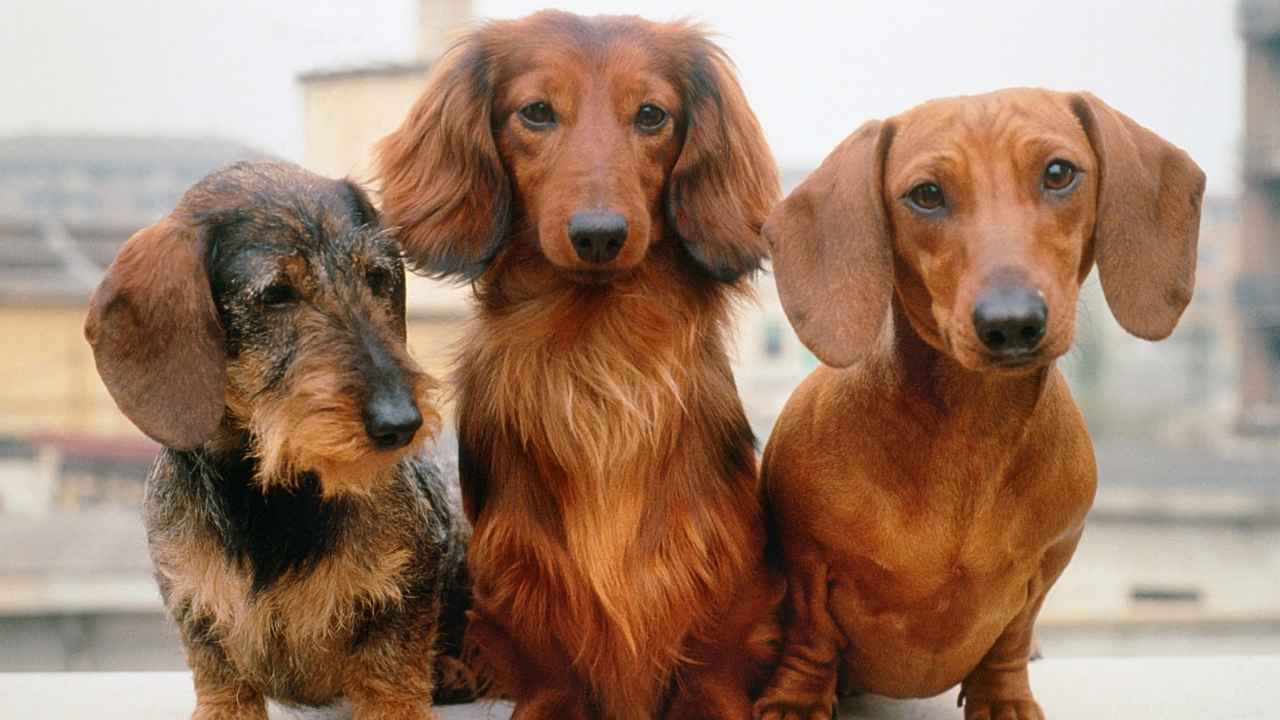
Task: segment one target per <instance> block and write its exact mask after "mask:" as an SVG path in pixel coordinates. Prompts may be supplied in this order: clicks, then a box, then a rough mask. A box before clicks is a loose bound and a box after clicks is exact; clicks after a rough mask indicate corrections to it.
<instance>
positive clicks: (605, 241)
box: [569, 211, 627, 265]
mask: <svg viewBox="0 0 1280 720" xmlns="http://www.w3.org/2000/svg"><path fill="white" fill-rule="evenodd" d="M569 241H570V242H572V243H573V250H574V252H576V253H578V257H580V258H582V259H583V260H585V261H587V262H589V263H593V264H596V265H603V264H604V263H607V262H609V261H610V260H613V259H614V258H615V257H617V256H618V252H619V251H620V250H622V246H623V244H624V243H626V241H627V219H626V218H625V217H623V216H622V215H620V214H618V213H615V212H608V211H603V212H602V211H588V212H576V213H574V214H573V215H572V216H571V217H570V218H569Z"/></svg>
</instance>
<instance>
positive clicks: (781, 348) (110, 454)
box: [0, 0, 1280, 671]
mask: <svg viewBox="0 0 1280 720" xmlns="http://www.w3.org/2000/svg"><path fill="white" fill-rule="evenodd" d="M559 6H560V7H563V8H564V9H567V10H573V11H576V12H581V13H587V14H596V13H634V12H636V11H637V10H638V9H639V10H640V11H641V12H643V14H644V15H645V16H647V17H650V18H654V19H672V18H678V17H692V18H695V19H698V20H702V21H705V22H706V23H707V24H708V25H709V26H710V27H711V28H713V29H714V30H715V31H717V32H718V33H719V39H720V42H721V43H722V44H723V45H724V46H725V48H726V49H727V50H728V51H729V53H730V55H731V56H732V57H733V58H734V59H735V60H736V62H737V64H738V67H739V70H740V72H741V76H742V81H743V85H744V87H745V88H746V91H747V96H748V98H749V99H750V100H751V102H752V103H753V105H754V108H755V110H756V112H757V114H758V115H759V117H760V119H761V122H762V123H763V125H764V128H765V130H766V132H767V134H768V137H769V140H770V142H771V144H772V146H773V149H774V152H775V154H776V156H777V159H778V161H779V164H780V166H781V168H782V171H783V178H784V183H785V185H786V188H787V189H788V190H789V189H790V188H792V187H794V186H795V185H796V184H797V183H798V182H799V181H800V180H801V179H803V178H804V176H805V175H806V174H807V173H808V172H809V171H810V170H811V169H812V168H814V167H815V166H816V165H817V163H818V162H819V161H820V160H821V159H822V157H823V156H824V155H825V154H826V153H827V152H828V151H829V150H830V149H831V148H832V147H834V145H835V144H836V143H837V142H838V141H839V140H840V139H841V138H842V137H844V136H845V135H846V134H848V133H849V132H850V131H851V130H852V129H853V128H854V127H856V126H857V125H858V124H860V123H861V122H863V121H864V120H866V119H868V118H871V117H877V116H885V115H890V114H894V113H896V112H899V111H901V110H904V109H906V108H908V107H910V106H912V105H914V104H916V103H918V102H921V101H923V100H926V99H928V98H930V97H935V96H942V95H957V94H969V93H975V92H983V91H987V90H992V89H996V88H999V87H1004V86H1010V85H1041V86H1047V87H1051V88H1055V89H1061V90H1075V89H1089V90H1091V91H1093V92H1094V93H1096V94H1097V95H1098V96H1100V97H1101V98H1103V99H1104V100H1106V101H1107V102H1108V103H1110V104H1111V105H1113V106H1114V107H1116V108H1118V109H1120V110H1121V111H1123V112H1125V113H1126V114H1128V115H1130V116H1132V117H1134V118H1135V119H1137V120H1138V121H1139V122H1141V123H1143V124H1144V125H1146V126H1148V127H1150V128H1151V129H1153V130H1154V131H1156V132H1157V133H1159V134H1160V135H1162V136H1164V137H1166V138H1168V139H1169V140H1171V141H1173V142H1174V143H1176V144H1178V145H1180V146H1182V147H1184V148H1186V149H1187V150H1188V151H1189V152H1190V153H1191V155H1192V156H1193V157H1194V158H1195V159H1196V160H1197V161H1198V162H1199V163H1200V164H1201V165H1202V166H1203V167H1204V169H1205V170H1206V171H1207V173H1208V175H1209V187H1208V195H1207V197H1206V198H1205V203H1204V214H1203V218H1202V220H1203V226H1202V229H1201V235H1200V259H1199V273H1198V283H1197V289H1196V296H1195V300H1194V302H1193V304H1192V306H1191V309H1190V310H1189V311H1188V313H1187V315H1186V316H1185V317H1184V319H1183V321H1182V324H1181V325H1180V327H1179V328H1178V330H1177V332H1176V333H1175V334H1174V336H1173V337H1172V338H1170V339H1169V340H1168V341H1166V342H1163V343H1160V344H1158V345H1153V344H1148V343H1144V342H1142V341H1139V340H1136V339H1134V338H1131V337H1128V336H1127V335H1125V334H1124V332H1123V331H1122V330H1120V329H1119V327H1118V326H1117V325H1116V324H1115V322H1114V321H1113V320H1112V319H1111V316H1110V314H1109V312H1108V310H1107V308H1106V305H1105V303H1104V301H1103V299H1102V296H1101V292H1100V290H1099V288H1098V285H1097V281H1096V278H1091V279H1090V281H1089V282H1088V284H1087V286H1086V290H1085V292H1084V293H1083V301H1082V302H1081V304H1080V308H1079V312H1080V315H1081V318H1080V322H1079V324H1078V331H1077V332H1078V337H1077V348H1076V349H1075V350H1074V351H1073V352H1072V353H1071V354H1070V355H1069V356H1068V357H1067V358H1066V359H1065V360H1064V361H1063V363H1062V364H1063V366H1064V369H1065V370H1066V372H1067V373H1068V375H1069V377H1070V380H1071V383H1072V385H1073V388H1074V391H1075V396H1076V398H1077V400H1078V401H1079V403H1080V404H1081V405H1082V406H1083V407H1084V409H1085V413H1086V416H1087V418H1088V422H1089V426H1090V429H1091V431H1092V432H1093V435H1094V438H1095V442H1096V445H1097V449H1098V455H1099V464H1100V472H1101V478H1100V481H1101V482H1100V492H1099V497H1098V502H1097V505H1096V507H1095V509H1094V511H1093V514H1092V516H1091V520H1090V525H1089V528H1088V530H1087V531H1086V533H1085V539H1084V542H1083V544H1082V545H1081V548H1080V550H1079V552H1078V553H1077V555H1076V557H1075V560H1074V561H1073V562H1072V564H1071V566H1070V567H1069V568H1068V570H1067V572H1066V574H1065V575H1064V576H1063V578H1062V579H1061V580H1060V581H1059V583H1058V586H1057V588H1056V589H1055V590H1054V592H1052V593H1051V594H1050V598H1049V602H1048V605H1047V606H1046V608H1045V610H1044V613H1043V614H1042V618H1041V622H1040V625H1039V628H1040V637H1041V645H1042V648H1043V651H1044V652H1045V654H1047V655H1050V656H1072V655H1090V656H1099V655H1213V654H1238V653H1280V472H1278V471H1277V468H1278V467H1280V0H1235V1H1227V0H1208V1H1206V0H1166V1H1160V0H1142V1H1137V0H1135V1H1133V2H1127V3H1114V2H1111V0H1075V1H1073V2H1071V3H1061V2H1045V1H1043V0H1003V1H997V0H990V1H975V2H969V3H945V4H944V3H928V2H925V3H912V4H903V3H891V2H870V1H867V2H847V3H816V2H815V3H811V4H810V3H799V2H788V3H756V4H754V6H752V5H751V4H743V3H740V2H723V1H721V2H718V1H716V0H685V1H684V2H680V1H678V0H650V2H648V3H646V4H644V6H643V7H642V8H638V7H637V6H636V5H635V4H632V3H627V2H622V1H621V0H596V1H591V0H580V1H579V0H575V1H573V2H563V3H559ZM538 8H539V5H538V4H536V3H534V2H530V1H528V0H477V1H476V2H468V1H466V0H369V1H368V2H362V3H352V2H332V1H328V0H325V1H319V0H277V1H276V2H272V3H258V2H252V1H251V0H227V1H218V2H215V1H213V0H208V1H204V2H176V3H175V2H146V1H144V0H113V2H110V3H88V2H57V1H51V0H9V2H6V3H4V4H3V6H0V68H3V70H0V98H3V99H4V102H3V103H0V107H2V108H3V109H0V341H2V342H3V346H4V350H3V352H0V671H13V670H144V669H180V668H182V667H183V662H182V657H181V652H180V649H179V643H178V638H177V635H176V633H175V632H174V631H173V630H172V629H171V628H170V627H169V626H168V625H167V623H166V622H165V620H164V618H163V615H162V610H161V606H160V602H159V598H158V595H157V593H156V591H155V587H154V584H153V582H152V580H151V577H150V569H149V563H148V560H147V557H146V548H145V540H144V537H143V531H142V524H141V518H140V515H139V504H140V500H141V495H142V485H143V479H144V477H145V474H146V472H147V469H148V466H149V464H150V462H151V459H152V458H153V457H154V455H155V452H156V447H155V446H154V444H152V443H151V442H150V441H149V440H147V439H146V438H144V437H142V436H141V435H140V434H139V433H138V432H137V431H136V430H134V429H133V428H132V426H131V425H130V424H129V423H128V422H127V421H126V420H125V419H124V418H123V417H122V416H121V415H120V414H119V413H118V412H117V411H116V409H115V407H114V405H113V404H112V402H111V400H110V398H109V397H108V395H107V393H106V391H105V389H104V388H103V387H102V386H101V384H100V382H99V380H98V378H97V375H96V373H95V371H94V367H93V360H92V356H91V354H90V352H89V348H88V346H87V345H86V344H85V342H84V340H83V338H82V336H81V325H82V322H83V317H84V312H85V309H86V303H87V298H88V295H89V292H90V291H91V290H92V288H93V287H94V286H95V285H96V284H97V282H98V280H99V278H100V277H101V274H102V271H103V269H104V268H105V266H106V264H107V263H108V262H109V261H110V259H111V258H112V256H113V255H114V253H115V252H116V250H117V249H118V248H119V246H120V245H121V244H122V243H123V242H124V240H125V239H126V238H128V237H129V235H130V234H132V233H133V232H134V231H135V230H137V229H139V228H141V227H143V226H145V225H147V224H149V223H151V222H153V221H154V220H156V219H158V218H159V217H161V216H162V215H164V214H165V213H167V212H168V211H169V210H170V209H171V208H172V207H173V205H174V204H175V203H176V201H177V199H178V197H179V196H180V195H181V193H182V192H183V191H184V190H185V189H186V188H187V187H188V186H189V185H191V184H192V183H194V182H195V181H196V180H198V179H199V178H200V177H202V176H203V175H204V174H206V173H207V172H209V171H210V170H212V169H214V168H215V167H218V166H220V165H222V164H225V163H228V162H231V161H234V160H240V159H251V158H262V157H282V158H285V159H289V160H293V161H297V162H300V163H302V164H304V165H306V166H307V167H309V168H311V169H312V170H315V171H318V172H320V173H324V174H328V175H335V176H336V175H351V176H352V177H355V178H357V179H364V178H367V174H368V168H369V148H370V145H371V144H372V143H373V142H374V141H375V140H377V139H378V138H379V137H381V136H382V135H384V134H385V133H387V132H388V131H390V130H391V129H392V128H393V127H395V126H396V125H397V124H398V123H399V121H400V119H401V118H402V117H403V116H404V114H405V113H406V111H407V110H408V108H409V106H410V104H411V102H412V101H413V99H414V98H415V97H416V95H417V94H418V93H419V92H420V90H421V89H422V86H423V77H424V73H426V72H427V71H428V70H429V69H430V67H431V64H432V63H433V62H434V61H435V60H436V59H437V58H438V57H439V55H440V53H441V51H442V50H443V49H444V48H445V47H447V45H448V43H449V42H450V40H451V39H452V38H454V37H456V34H457V32H458V31H459V29H460V28H466V27H467V26H469V25H471V24H473V23H475V22H477V21H478V20H480V19H484V18H505V17H518V16H520V15H524V14H527V13H529V12H532V11H534V10H536V9H538ZM466 297H467V295H466V292H465V291H464V290H461V289H459V288H455V287H448V286H443V285H438V284H434V283H431V282H428V281H425V280H421V279H417V280H415V281H414V282H413V285H412V289H411V294H410V305H411V308H410V330H409V333H410V341H411V343H412V345H413V347H414V351H415V354H416V355H417V357H418V358H419V359H420V360H421V361H422V362H423V363H424V364H425V365H427V366H428V367H429V368H430V369H431V370H432V371H433V372H435V373H436V374H438V375H443V374H444V372H445V371H446V367H447V357H448V353H449V348H450V345H451V343H452V342H453V341H454V340H455V339H456V338H457V337H458V335H459V333H460V331H461V325H462V323H463V322H464V321H465V320H466V318H467V314H468V309H467V302H466ZM759 298H760V299H759V303H758V304H757V305H756V306H753V307H749V308H745V309H744V310H743V311H742V313H741V314H740V318H739V322H738V327H737V358H736V360H737V373H738V381H739V385H740V388H741V391H742V395H743V397H744V400H745V402H746V404H747V407H748V410H749V413H750V415H751V418H752V421H753V423H754V425H755V426H756V431H757V433H758V434H759V436H760V437H761V438H765V437H767V435H768V432H769V429H770V427H771V425H772V423H773V420H774V418H775V417H776V415H777V413H778V411H779V410H780V409H781V407H782V404H783V402H784V401H785V399H786V397H787V396H788V394H789V393H790V391H791V389H792V388H793V387H794V386H795V385H796V383H798V382H799V380H800V379H801V378H803V377H804V375H805V374H807V373H808V372H809V371H810V370H811V369H812V368H813V367H815V365H816V361H815V360H814V358H813V356H812V355H810V354H809V353H808V352H807V351H805V350H804V348H803V347H802V346H801V345H800V344H799V342H798V341H797V340H796V338H795V336H794V335H793V334H792V332H791V330H790V328H789V326H788V325H787V322H786V320H785V317H784V316H783V313H782V310H781V307H780V306H779V305H778V302H777V299H776V292H775V290H774V287H773V285H772V280H771V278H769V277H768V276H767V275H766V276H765V277H763V278H761V280H760V281H759ZM442 442H443V443H444V444H445V445H446V446H448V444H449V443H450V439H449V438H448V437H446V438H445V439H444V440H443V441H442Z"/></svg>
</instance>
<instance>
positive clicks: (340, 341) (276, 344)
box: [85, 163, 474, 720]
mask: <svg viewBox="0 0 1280 720" xmlns="http://www.w3.org/2000/svg"><path fill="white" fill-rule="evenodd" d="M85 333H86V337H87V338H88V340H89V342H90V343H91V344H92V345H93V348H94V356H95V360H96V362H97V367H98V371H99V373H100V374H101V375H102V378H103V380H104V382H105V383H106V385H107V388H108V389H109V390H110V391H111V394H112V396H113V397H114V398H115V400H116V402H117V403H118V404H119V406H120V408H121V410H123V411H124V413H125V414H126V415H128V416H129V418H130V419H131V420H133V422H134V423H135V424H137V425H138V427H139V428H141V429H142V430H143V431H144V432H146V433H147V434H148V435H150V436H151V437H153V438H155V439H156V440H157V441H159V442H160V443H162V444H163V445H164V446H165V447H166V449H165V450H164V451H163V453H162V454H161V456H160V458H159V460H158V462H157V464H156V466H155V469H154V472H153V473H152V475H151V477H150V479H149V481H148V485H147V493H146V503H145V505H146V525H147V533H148V541H149V544H150V550H151V556H152V559H153V561H154V564H155V570H156V577H157V579H158V581H159V584H160V589H161V592H162V594H163V596H164V601H165V605H166V607H167V608H168V610H169V612H170V614H171V615H172V616H173V618H174V619H175V620H176V621H177V622H178V625H179V627H180V629H181V631H182V637H183V641H184V644H185V646H186V649H187V657H188V662H189V664H190V665H191V668H192V671H193V675H194V683H195V690H196V702H197V707H196V712H195V717H196V718H206V719H207V718H265V717H266V710H265V700H266V699H274V700H278V701H282V702H285V703H291V704H300V705H312V706H317V705H327V704H330V703H332V702H334V701H336V700H338V699H339V698H346V699H347V700H349V701H350V703H351V705H352V706H353V709H354V711H355V715H356V717H357V718H361V719H362V720H372V719H374V718H392V717H394V718H405V719H418V720H423V719H425V718H427V717H429V716H430V715H429V703H430V700H431V698H432V695H433V694H435V695H437V696H438V697H439V696H447V695H454V696H457V695H463V696H465V695H467V694H468V693H470V692H472V691H473V690H474V687H473V686H472V683H471V677H470V676H469V675H468V674H467V673H466V672H465V669H464V666H463V665H462V664H461V663H460V662H459V661H458V660H457V649H458V644H459V643H458V640H459V638H458V635H459V634H460V632H461V622H462V618H463V616H464V615H465V612H466V607H465V605H466V598H467V597H468V594H469V592H468V588H467V585H466V579H465V576H464V574H463V565H464V563H463V555H464V552H465V550H464V548H465V545H466V539H467V538H466V532H467V531H466V527H465V523H464V521H462V520H461V518H460V513H459V512H458V511H456V510H455V509H454V504H453V503H452V502H451V501H450V498H449V496H448V493H447V492H446V490H445V485H444V483H443V480H442V477H441V474H440V472H439V471H438V470H437V469H436V467H435V466H434V465H432V464H430V463H429V462H427V461H426V460H424V459H421V458H420V457H419V456H418V453H419V451H420V450H421V448H422V447H423V445H424V443H425V442H426V441H427V440H428V439H429V438H430V436H431V435H432V434H433V433H434V432H435V430H436V429H437V428H438V427H439V415H438V413H437V412H436V411H435V405H434V397H433V394H434V388H435V383H434V381H433V380H432V379H431V378H429V377H428V376H427V375H426V374H424V373H423V372H422V371H421V370H420V369H419V368H418V366H417V365H416V364H415V363H414V362H413V360H412V359H411V358H410V357H409V355H408V352H407V350H406V348H405V299H404V267H403V264H402V263H401V260H400V249H399V246H398V244H397V243H396V242H395V240H394V239H393V238H392V237H391V236H390V235H389V234H388V233H386V232H384V231H382V230H380V229H379V226H378V218H377V213H376V211H375V210H374V208H373V206H372V205H371V204H370V203H369V201H368V199H367V198H366V197H365V195H364V193H363V192H362V191H361V190H359V188H357V187H356V186H354V185H352V184H351V183H349V182H347V181H334V180H327V179H324V178H319V177H317V176H315V175H312V174H310V173H307V172H305V171H303V170H301V169H300V168H296V167H293V166H290V165H285V164H279V163H258V164H238V165H234V166H231V167H229V168H227V169H224V170H221V171H218V172H216V173H214V174H212V175H210V176H209V177H207V178H205V179H204V180H202V181H201V182H200V183H198V184H197V185H196V186H195V187H194V188H192V189H191V190H190V191H188V192H187V194H186V195H184V196H183V198H182V200H181V202H180V203H179V205H178V207H177V208H176V209H175V210H174V211H173V213H171V214H170V215H169V216H168V217H166V218H164V219H163V220H161V221H160V222H158V223H156V224H155V225H152V226H150V227H148V228H145V229H143V230H141V231H139V232H138V233H137V234H136V235H134V236H133V237H132V238H130V240H129V241H128V243H126V244H125V246H124V247H123V248H122V249H121V251H120V254H119V255H118V256H117V257H116V259H115V261H114V262H113V263H112V265H111V267H110V268H109V269H108V271H107V274H106V277H105V278H104V280H103V282H102V285H101V286H100V287H99V288H98V290H97V291H96V292H95V294H94V298H93V302H92V304H91V307H90V310H89V316H88V319H87V321H86V324H85Z"/></svg>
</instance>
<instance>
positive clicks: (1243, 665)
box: [0, 655, 1280, 720]
mask: <svg viewBox="0 0 1280 720" xmlns="http://www.w3.org/2000/svg"><path fill="white" fill-rule="evenodd" d="M1031 685H1032V689H1033V690H1034V691H1035V693H1036V696H1037V698H1038V699H1039V700H1040V704H1041V705H1042V706H1043V708H1044V710H1045V714H1046V715H1047V716H1048V718H1050V720H1095V719H1096V720H1110V719H1111V718H1116V719H1117V720H1118V719H1120V718H1123V719H1124V720H1265V719H1267V718H1276V717H1280V655H1258V656H1240V657H1214V658H1124V659H1117V658H1107V659H1083V658H1070V659H1067V658H1059V659H1047V660H1041V661H1039V662H1036V663H1033V664H1032V666H1031ZM0 698H4V700H3V707H4V713H3V714H4V717H12V718H46V719H48V720H63V719H64V718H65V719H66V720H71V719H73V718H74V719H76V720H79V719H80V718H95V720H126V719H127V720H173V719H174V718H185V717H189V716H190V713H191V709H192V707H193V705H194V695H193V694H192V691H191V676H190V675H189V674H187V673H8V674H0ZM955 699H956V692H955V690H952V691H950V692H948V693H945V694H943V695H941V696H939V697H936V698H932V699H929V700H912V701H898V700H887V699H884V698H875V697H870V696H867V697H862V698H856V699H853V700H850V701H846V702H845V703H844V705H843V706H842V707H841V710H840V720H960V718H962V717H963V714H962V712H961V711H960V710H958V709H957V708H956V704H955ZM437 711H438V713H439V715H440V720H482V719H485V720H507V718H508V717H509V716H510V708H509V707H508V706H507V705H505V704H503V703H497V704H486V705H460V706H450V707H441V708H437ZM344 716H349V713H344V712H342V711H341V710H338V711H330V712H323V711H322V712H307V713H298V712H294V711H289V710H285V709H282V708H277V707H273V708H272V712H271V717H272V718H273V720H285V719H295V718H307V719H308V720H311V719H313V718H315V719H318V718H342V717H344Z"/></svg>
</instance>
